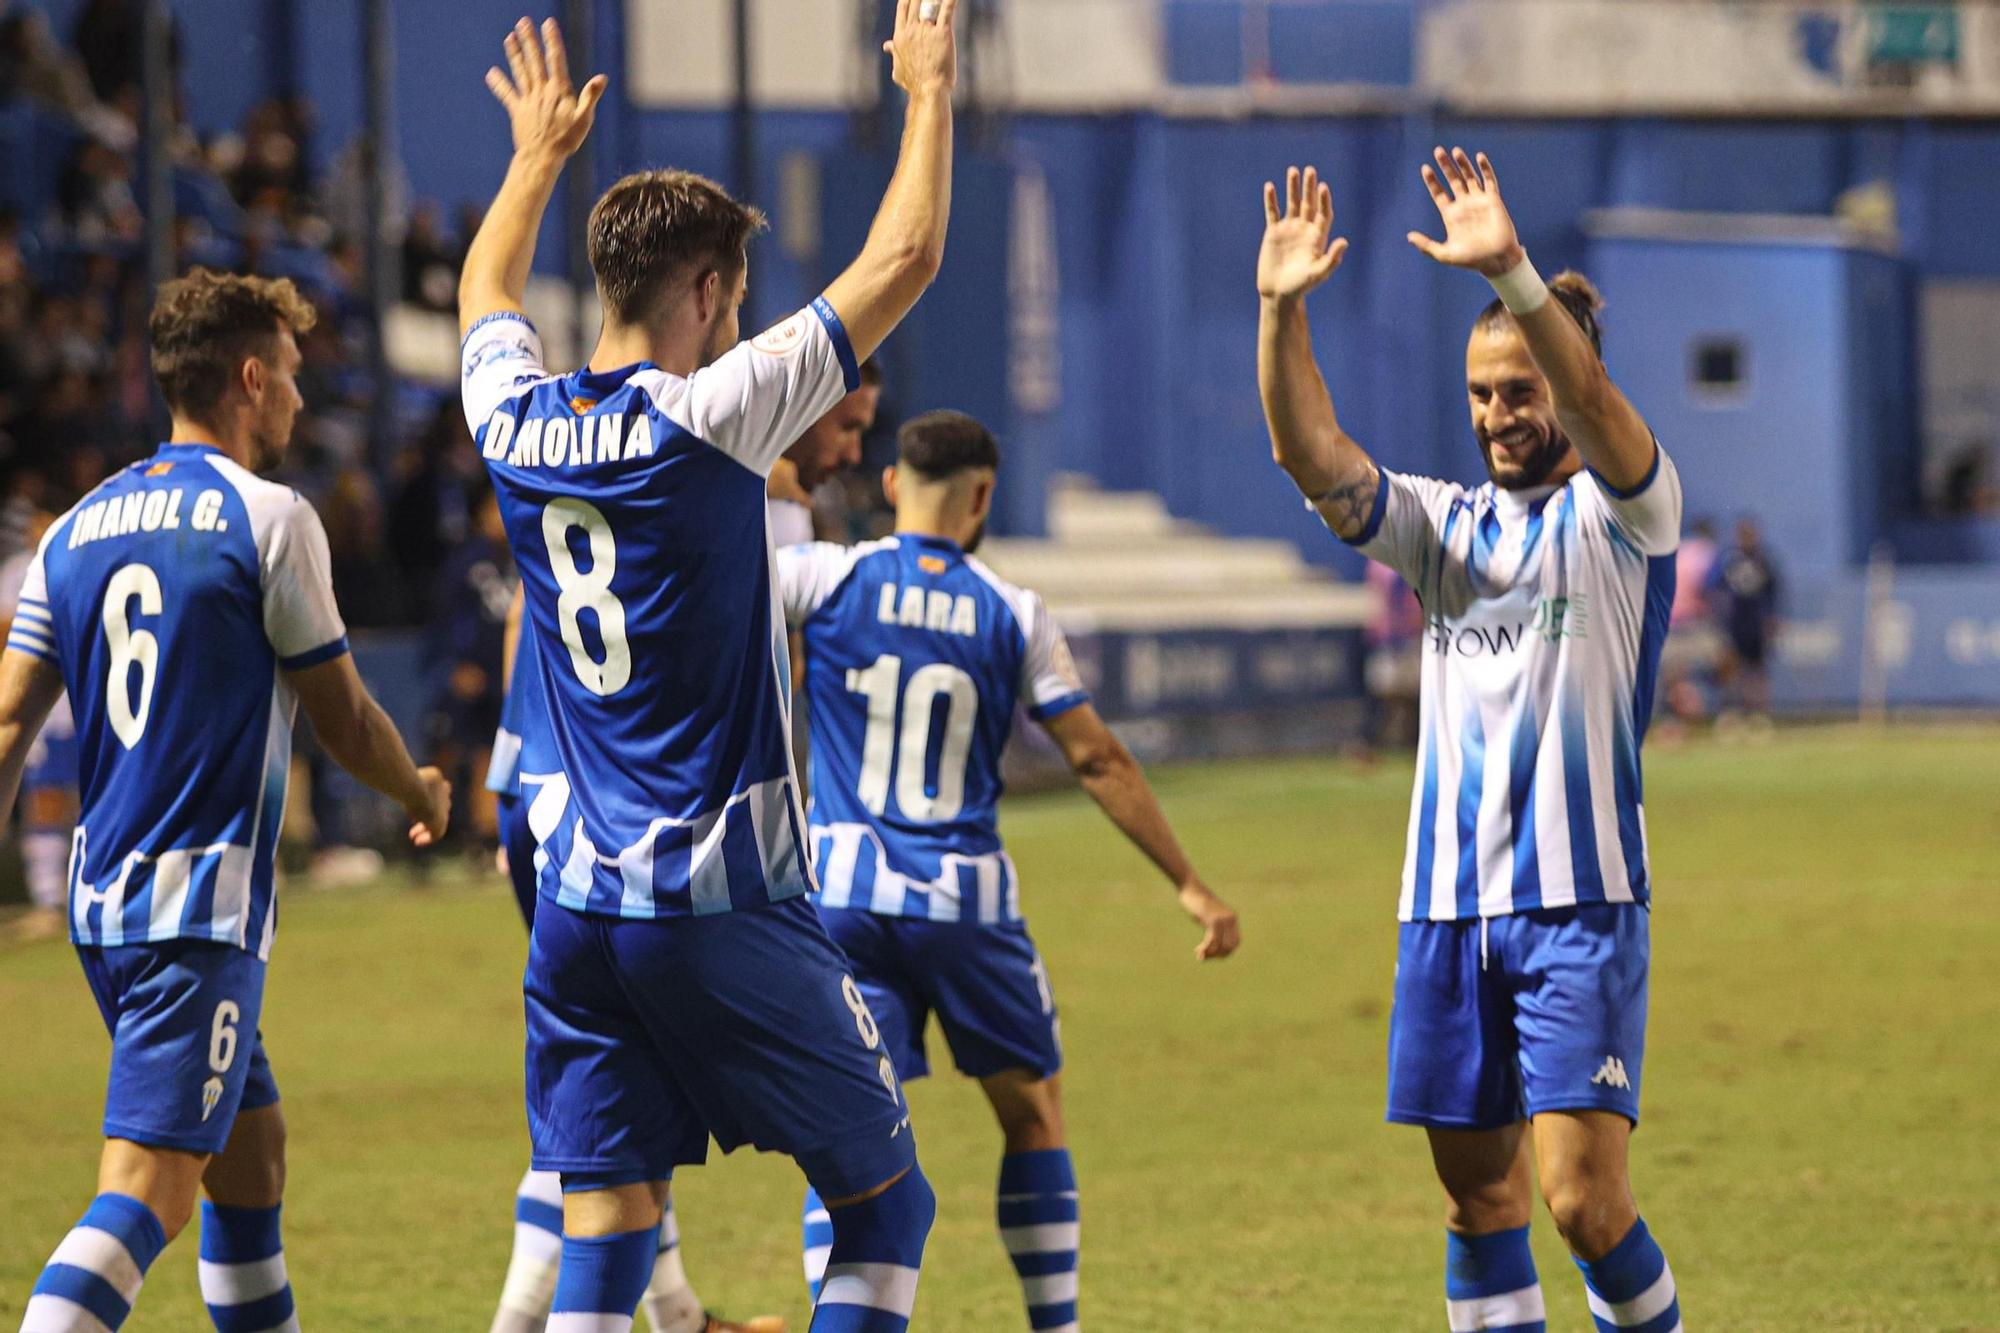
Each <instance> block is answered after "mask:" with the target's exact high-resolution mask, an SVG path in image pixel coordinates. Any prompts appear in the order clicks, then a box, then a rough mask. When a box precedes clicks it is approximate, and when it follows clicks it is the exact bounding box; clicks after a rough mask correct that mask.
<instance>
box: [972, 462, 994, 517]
mask: <svg viewBox="0 0 2000 1333" xmlns="http://www.w3.org/2000/svg"><path fill="white" fill-rule="evenodd" d="M997 481H998V478H996V477H995V476H994V475H993V474H992V473H991V472H988V473H986V474H984V475H983V476H981V477H980V479H979V482H978V484H977V485H976V486H974V487H973V490H972V516H973V517H974V518H977V519H984V518H985V517H986V516H987V515H988V514H989V513H991V512H992V511H993V488H994V486H995V485H996V484H997Z"/></svg>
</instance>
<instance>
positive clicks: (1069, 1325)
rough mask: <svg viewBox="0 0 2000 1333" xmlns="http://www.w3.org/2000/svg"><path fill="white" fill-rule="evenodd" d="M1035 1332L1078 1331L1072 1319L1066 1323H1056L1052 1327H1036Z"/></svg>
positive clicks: (1062, 1332)
mask: <svg viewBox="0 0 2000 1333" xmlns="http://www.w3.org/2000/svg"><path fill="white" fill-rule="evenodd" d="M1036 1333H1078V1325H1077V1322H1076V1321H1075V1320H1074V1319H1072V1320H1070V1321H1069V1322H1068V1323H1067V1324H1058V1325H1056V1326H1055V1327H1054V1328H1044V1329H1037V1330H1036Z"/></svg>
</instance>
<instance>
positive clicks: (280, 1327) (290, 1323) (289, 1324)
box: [257, 1311, 300, 1333]
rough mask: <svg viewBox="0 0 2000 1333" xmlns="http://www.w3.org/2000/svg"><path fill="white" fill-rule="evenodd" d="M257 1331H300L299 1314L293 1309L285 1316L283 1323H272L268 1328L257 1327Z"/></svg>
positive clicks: (294, 1332)
mask: <svg viewBox="0 0 2000 1333" xmlns="http://www.w3.org/2000/svg"><path fill="white" fill-rule="evenodd" d="M257 1333H300V1330H299V1316H298V1314H297V1312H296V1311H295V1312H293V1313H292V1314H289V1315H287V1316H285V1322H284V1323H282V1324H273V1325H271V1326H270V1327H269V1328H262V1329H258V1330H257Z"/></svg>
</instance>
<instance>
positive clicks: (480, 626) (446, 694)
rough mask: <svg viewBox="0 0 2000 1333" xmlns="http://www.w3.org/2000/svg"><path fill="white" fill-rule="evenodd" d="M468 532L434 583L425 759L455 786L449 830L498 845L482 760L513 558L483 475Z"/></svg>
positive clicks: (493, 714) (471, 498)
mask: <svg viewBox="0 0 2000 1333" xmlns="http://www.w3.org/2000/svg"><path fill="white" fill-rule="evenodd" d="M465 490H466V491H467V492H468V494H467V495H466V497H465V507H466V509H467V510H468V511H469V512H470V513H471V515H472V530H471V532H470V533H469V534H468V536H467V538H466V540H465V541H464V543H463V544H462V545H460V546H459V547H458V549H457V550H455V551H453V552H452V553H451V556H450V558H449V559H448V560H447V561H446V563H445V567H444V573H443V575H442V576H441V578H440V579H439V581H438V595H437V606H438V610H439V614H438V616H437V618H436V619H434V620H433V621H432V622H431V626H430V648H429V652H428V653H427V655H426V656H427V658H428V661H429V665H430V677H431V682H432V685H431V706H430V717H429V721H428V724H427V728H426V729H427V730H428V732H429V738H430V762H431V763H433V764H436V765H437V766H438V767H439V768H441V769H443V770H444V772H445V774H446V776H448V777H449V778H450V779H451V780H452V785H453V788H454V790H456V791H457V793H458V797H459V801H460V809H459V810H458V811H457V812H456V813H455V815H454V818H453V824H454V825H455V827H456V828H460V829H468V830H470V831H471V832H472V834H473V835H474V836H475V838H476V839H477V840H478V842H477V844H476V846H478V847H481V848H483V849H485V850H487V851H490V850H492V848H493V847H494V846H496V845H497V844H498V832H497V830H498V823H497V820H496V818H495V814H496V807H495V804H494V796H493V793H491V792H489V791H487V790H486V781H485V779H486V764H487V760H488V759H489V758H491V756H492V749H493V733H494V730H495V729H496V728H497V727H499V725H500V703H501V696H502V689H501V681H502V668H503V665H504V663H503V660H502V659H503V656H504V648H503V641H504V637H505V633H506V627H507V611H508V609H509V607H510V606H512V604H513V601H514V561H513V557H512V555H511V554H510V553H509V551H508V548H507V528H506V525H505V524H504V523H503V522H502V521H501V518H500V500H499V497H498V496H497V495H495V494H494V491H493V487H492V485H491V484H490V483H488V482H487V481H486V479H485V478H484V477H480V478H478V479H477V480H476V481H475V482H472V483H470V484H469V485H467V486H466V488H465Z"/></svg>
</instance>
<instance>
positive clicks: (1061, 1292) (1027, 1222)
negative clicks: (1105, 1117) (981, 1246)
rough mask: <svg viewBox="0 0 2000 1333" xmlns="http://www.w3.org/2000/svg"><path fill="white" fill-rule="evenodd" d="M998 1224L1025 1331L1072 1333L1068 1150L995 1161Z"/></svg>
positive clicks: (1074, 1248)
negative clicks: (1017, 1282)
mask: <svg viewBox="0 0 2000 1333" xmlns="http://www.w3.org/2000/svg"><path fill="white" fill-rule="evenodd" d="M999 1218H1000V1240H1001V1243H1002V1244H1004V1245H1006V1247H1007V1257H1008V1258H1009V1259H1011V1260H1013V1262H1014V1272H1015V1273H1016V1274H1017V1275H1019V1277H1020V1279H1021V1294H1022V1296H1023V1297H1024V1298H1025V1299H1026V1301H1027V1304H1028V1327H1030V1328H1032V1329H1035V1330H1037V1333H1076V1328H1077V1322H1076V1295H1077V1256H1078V1249H1079V1241H1078V1237H1079V1234H1080V1231H1079V1224H1078V1221H1077V1194H1076V1171H1075V1169H1074V1168H1073V1167H1072V1166H1071V1164H1070V1159H1069V1150H1068V1149H1066V1148H1051V1149H1048V1150H1046V1151H1043V1152H1018V1153H1009V1154H1008V1155H1007V1156H1005V1157H1003V1158H1001V1159H1000V1205H999Z"/></svg>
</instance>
